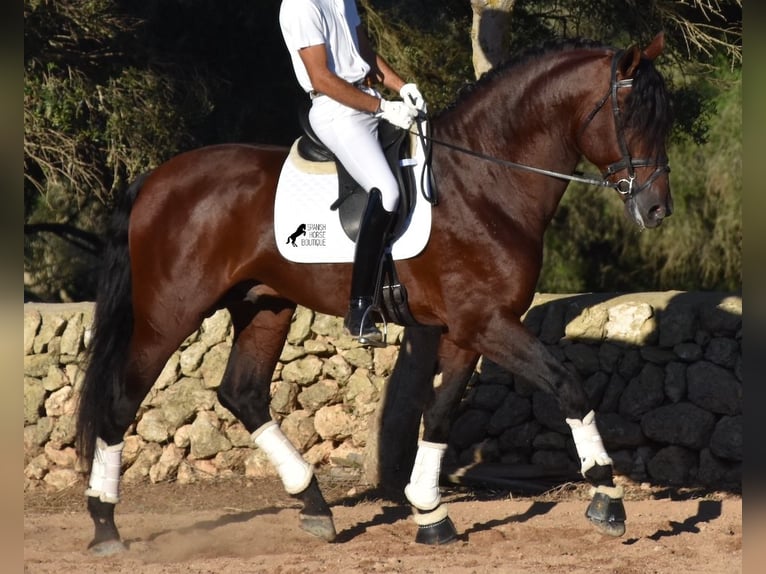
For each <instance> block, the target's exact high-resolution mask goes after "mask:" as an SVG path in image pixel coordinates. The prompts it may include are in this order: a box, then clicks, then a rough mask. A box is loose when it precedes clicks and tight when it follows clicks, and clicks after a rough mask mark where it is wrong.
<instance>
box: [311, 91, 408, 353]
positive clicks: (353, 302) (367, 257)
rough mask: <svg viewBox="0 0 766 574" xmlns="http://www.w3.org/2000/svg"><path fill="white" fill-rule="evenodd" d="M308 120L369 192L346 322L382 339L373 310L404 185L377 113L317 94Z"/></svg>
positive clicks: (359, 333)
mask: <svg viewBox="0 0 766 574" xmlns="http://www.w3.org/2000/svg"><path fill="white" fill-rule="evenodd" d="M323 100H324V101H323ZM309 121H310V122H311V125H312V127H313V128H314V131H315V132H316V134H317V136H319V138H320V139H321V140H322V141H323V142H324V144H325V145H326V146H327V147H328V148H330V150H332V152H333V153H334V154H335V156H336V157H337V158H338V160H339V161H340V162H341V163H342V164H343V166H344V167H345V168H346V170H347V171H348V172H349V173H350V174H351V176H352V177H353V178H354V179H355V180H356V181H357V183H359V185H361V186H362V187H363V188H364V189H365V190H367V191H368V192H369V199H368V201H367V207H366V209H365V213H364V216H363V217H362V221H361V224H360V227H359V235H358V237H357V242H356V251H355V253H354V269H353V272H352V278H351V293H350V298H349V311H348V314H347V315H346V320H345V322H344V325H345V327H346V329H347V330H348V331H349V333H350V334H351V335H352V336H354V337H358V338H359V341H360V342H362V343H365V344H371V345H379V344H381V342H382V339H383V337H382V335H381V333H380V331H379V330H378V329H377V327H376V326H375V323H374V316H373V314H371V313H370V312H369V310H370V307H371V305H372V303H373V299H374V296H375V287H376V284H377V276H378V272H379V269H380V263H381V259H382V257H383V253H384V250H385V245H386V239H387V235H388V232H389V231H390V229H391V224H392V222H393V219H394V215H395V210H396V206H397V204H398V201H399V186H398V183H397V181H396V178H395V177H394V175H393V174H392V173H391V170H390V168H389V167H388V162H387V161H386V158H385V155H384V154H383V150H382V149H381V147H380V143H379V142H378V133H377V132H378V119H377V118H375V117H373V116H372V115H371V114H368V113H364V112H358V111H355V110H351V109H350V108H347V107H345V106H342V105H340V104H338V103H337V102H334V101H333V100H330V99H329V98H326V97H324V98H317V99H315V100H314V102H313V106H312V109H311V112H310V114H309Z"/></svg>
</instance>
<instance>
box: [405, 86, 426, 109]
mask: <svg viewBox="0 0 766 574" xmlns="http://www.w3.org/2000/svg"><path fill="white" fill-rule="evenodd" d="M399 95H400V96H401V97H402V99H403V100H404V103H405V104H407V105H408V106H409V107H411V108H412V109H413V110H415V111H416V112H425V111H426V100H425V98H423V94H421V93H420V90H418V87H417V86H416V85H415V84H404V85H403V86H402V89H400V90H399Z"/></svg>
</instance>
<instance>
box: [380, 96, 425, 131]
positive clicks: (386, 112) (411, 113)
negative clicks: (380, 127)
mask: <svg viewBox="0 0 766 574" xmlns="http://www.w3.org/2000/svg"><path fill="white" fill-rule="evenodd" d="M416 113H417V112H416V111H415V110H414V109H413V108H411V107H409V106H408V105H407V104H405V103H404V102H392V101H389V100H384V99H383V98H381V99H380V112H378V113H377V114H375V115H376V116H377V117H379V118H382V119H384V120H386V121H387V122H389V123H391V124H394V125H395V126H396V127H399V128H402V129H404V130H408V129H410V126H411V125H412V122H413V120H414V118H415V114H416Z"/></svg>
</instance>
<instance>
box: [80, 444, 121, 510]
mask: <svg viewBox="0 0 766 574" xmlns="http://www.w3.org/2000/svg"><path fill="white" fill-rule="evenodd" d="M124 445H125V443H124V442H120V443H117V444H113V445H112V446H108V445H107V444H106V441H104V440H103V439H100V438H99V439H96V451H95V452H94V453H93V464H92V465H91V469H90V482H89V483H88V490H86V491H85V494H86V495H87V496H93V497H96V498H98V499H99V500H101V502H109V503H111V504H117V503H118V502H119V501H120V469H121V468H122V447H123V446H124Z"/></svg>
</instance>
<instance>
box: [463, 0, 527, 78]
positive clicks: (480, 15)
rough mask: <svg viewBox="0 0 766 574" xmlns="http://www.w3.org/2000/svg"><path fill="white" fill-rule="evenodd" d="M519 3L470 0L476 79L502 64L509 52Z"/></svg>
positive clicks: (514, 0)
mask: <svg viewBox="0 0 766 574" xmlns="http://www.w3.org/2000/svg"><path fill="white" fill-rule="evenodd" d="M515 3H516V0H471V9H472V10H473V23H472V24H471V46H472V50H473V71H474V74H475V76H476V78H479V77H481V75H482V74H484V73H485V72H488V71H489V70H491V69H492V68H494V67H495V66H496V65H497V64H499V63H500V62H501V61H502V60H503V59H504V58H505V57H506V55H507V53H508V43H507V42H506V36H507V32H508V26H509V25H510V21H511V10H513V6H514V4H515Z"/></svg>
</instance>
